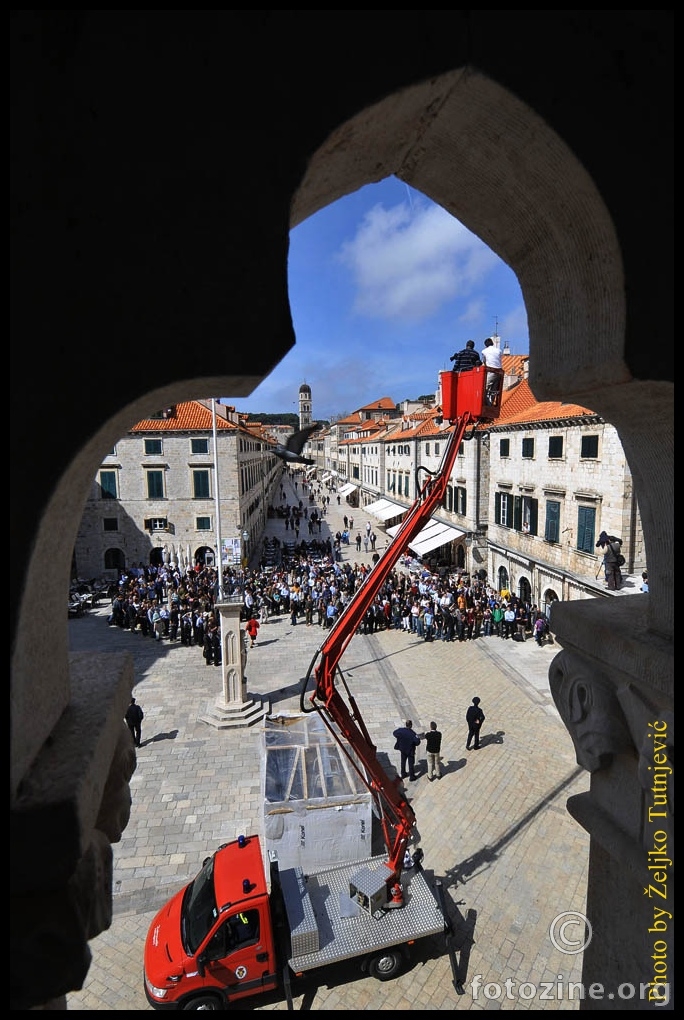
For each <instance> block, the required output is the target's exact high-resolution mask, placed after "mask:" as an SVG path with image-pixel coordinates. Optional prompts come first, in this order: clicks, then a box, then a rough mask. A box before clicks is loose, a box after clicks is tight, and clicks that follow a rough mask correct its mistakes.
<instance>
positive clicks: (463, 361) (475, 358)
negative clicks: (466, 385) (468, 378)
mask: <svg viewBox="0 0 684 1020" xmlns="http://www.w3.org/2000/svg"><path fill="white" fill-rule="evenodd" d="M449 361H453V363H454V372H465V371H467V370H468V369H469V368H477V366H478V365H481V364H482V359H481V358H480V355H479V354H478V353H477V351H476V350H475V341H474V340H467V341H466V345H465V347H464V348H463V350H462V351H457V352H456V353H455V354H452V355H451V357H450V358H449Z"/></svg>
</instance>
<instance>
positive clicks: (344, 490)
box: [337, 482, 358, 496]
mask: <svg viewBox="0 0 684 1020" xmlns="http://www.w3.org/2000/svg"><path fill="white" fill-rule="evenodd" d="M354 489H358V485H352V483H351V482H345V483H344V485H342V486H340V488H339V489H338V490H337V495H338V496H348V495H349V493H350V492H353V491H354Z"/></svg>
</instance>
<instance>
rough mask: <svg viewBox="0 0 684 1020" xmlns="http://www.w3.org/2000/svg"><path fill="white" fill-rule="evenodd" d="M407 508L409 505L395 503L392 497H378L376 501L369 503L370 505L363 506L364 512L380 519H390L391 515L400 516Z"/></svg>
mask: <svg viewBox="0 0 684 1020" xmlns="http://www.w3.org/2000/svg"><path fill="white" fill-rule="evenodd" d="M407 510H408V507H406V506H401V505H400V504H399V503H393V502H392V501H391V500H390V499H378V500H376V501H375V503H369V504H368V506H364V507H363V512H364V513H369V514H371V516H373V517H377V518H378V520H380V521H388V520H389V519H390V518H391V517H398V516H399V515H400V514H404V513H406V511H407Z"/></svg>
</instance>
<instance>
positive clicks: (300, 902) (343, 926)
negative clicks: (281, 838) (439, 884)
mask: <svg viewBox="0 0 684 1020" xmlns="http://www.w3.org/2000/svg"><path fill="white" fill-rule="evenodd" d="M384 861H385V858H383V857H377V858H371V859H369V860H366V861H352V862H350V863H348V864H340V865H336V866H335V867H333V868H328V869H326V870H325V871H320V872H317V873H315V874H311V875H305V874H304V872H303V871H302V869H301V868H287V869H285V870H283V871H282V872H280V884H281V889H282V895H283V900H284V903H285V909H286V911H287V918H288V924H289V928H290V937H291V943H292V952H291V955H290V959H289V961H288V962H289V964H290V967H291V968H292V970H293V971H294V972H295V973H300V972H303V971H307V970H312V969H313V968H315V967H320V966H321V965H323V964H326V963H335V962H336V961H339V960H348V959H352V958H353V957H356V956H362V955H364V954H365V953H370V952H372V951H373V950H377V949H386V948H388V947H390V946H396V945H399V944H401V943H405V942H408V941H410V940H411V939H418V938H423V937H424V936H427V935H437V934H440V933H442V932H443V931H444V918H443V915H442V912H441V910H440V906H439V903H438V901H437V898H436V896H435V894H434V892H433V891H432V889H431V888H430V885H429V884H428V881H427V879H426V877H425V875H424V873H423V872H422V871H421V870H420V869H419V868H411V869H409V870H407V871H404V872H402V876H401V884H402V887H403V889H404V906H403V907H399V908H396V909H390V910H382V909H381V910H376V911H375V912H374V913H370V912H369V911H368V910H366V909H364V908H363V907H362V906H359V904H358V903H357V902H356V900H355V899H354V898H352V896H350V887H351V886H352V885H355V884H358V880H359V875H362V876H363V875H364V873H367V874H368V876H369V881H370V882H371V884H372V882H373V881H374V879H375V878H376V877H377V884H378V885H380V884H381V883H382V882H383V880H384V879H385V878H386V877H387V867H386V865H385V863H384Z"/></svg>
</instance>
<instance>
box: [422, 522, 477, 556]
mask: <svg viewBox="0 0 684 1020" xmlns="http://www.w3.org/2000/svg"><path fill="white" fill-rule="evenodd" d="M461 535H465V532H464V531H459V529H458V528H452V527H450V526H449V525H448V524H443V525H441V526H440V528H439V529H438V530H437V531H434V532H431V534H430V535H425V536H424V540H423V535H422V532H421V534H420V535H418V537H417V538H416V540H415V542H410V543H409V544H410V546H411V548H412V549H413V551H414V552H415V554H416V556H424V555H425V553H429V552H432V550H433V549H438V548H439V547H440V546H441V545H446V544H447V542H452V541H453V540H454V539H455V538H460V536H461Z"/></svg>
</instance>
